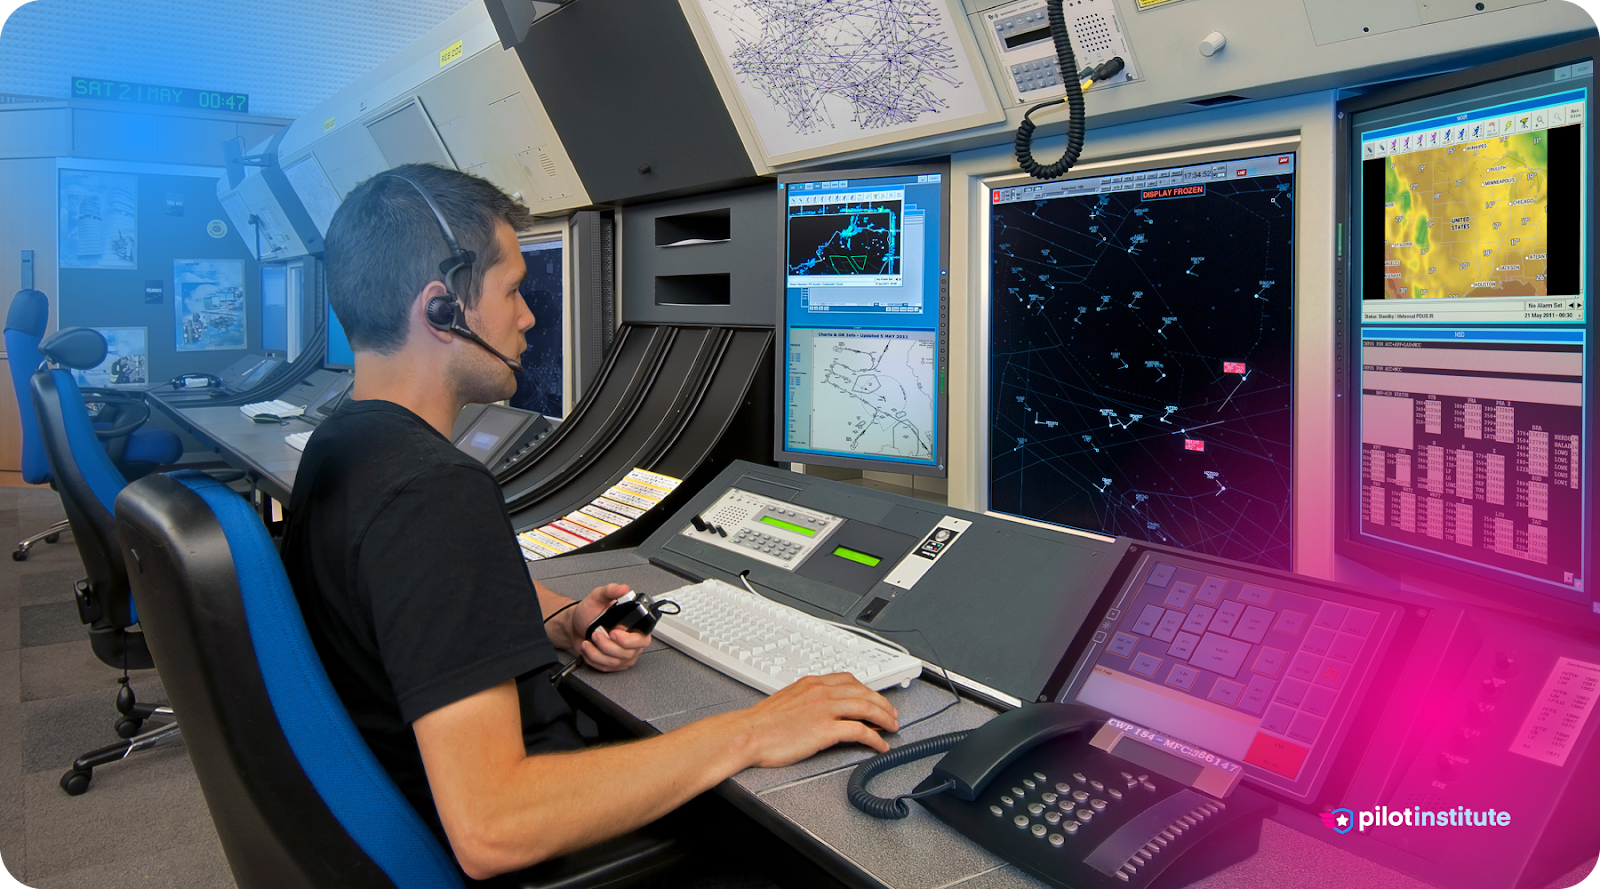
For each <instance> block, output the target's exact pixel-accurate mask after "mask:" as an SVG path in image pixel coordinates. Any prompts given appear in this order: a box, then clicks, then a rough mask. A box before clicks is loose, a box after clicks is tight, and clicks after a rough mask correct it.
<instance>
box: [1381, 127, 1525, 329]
mask: <svg viewBox="0 0 1600 889" xmlns="http://www.w3.org/2000/svg"><path fill="white" fill-rule="evenodd" d="M1526 116H1529V117H1531V114H1529V115H1526ZM1514 125H1515V124H1513V126H1514ZM1458 129H1459V134H1460V136H1461V137H1462V138H1465V139H1466V142H1465V143H1464V144H1457V145H1439V144H1438V138H1439V136H1438V134H1437V133H1431V134H1430V135H1431V136H1432V137H1433V138H1432V141H1431V142H1430V144H1429V145H1428V147H1427V148H1426V149H1425V150H1422V151H1413V152H1411V153H1409V154H1405V155H1400V156H1396V157H1392V158H1389V159H1388V161H1389V162H1388V165H1387V166H1388V170H1387V175H1386V181H1385V187H1384V202H1385V209H1386V210H1387V211H1388V214H1387V220H1386V225H1385V238H1384V243H1385V246H1386V247H1387V249H1386V250H1385V252H1384V290H1385V294H1384V295H1385V296H1387V297H1388V298H1390V299H1405V298H1417V299H1422V298H1434V297H1462V296H1546V295H1548V294H1549V287H1548V286H1547V282H1546V278H1547V274H1546V273H1547V270H1548V267H1549V262H1548V259H1547V256H1546V252H1547V250H1548V245H1547V239H1548V232H1547V226H1546V220H1547V216H1546V209H1547V208H1546V205H1547V202H1548V197H1549V195H1548V191H1549V178H1548V176H1547V173H1548V169H1549V163H1548V153H1547V146H1546V144H1545V134H1544V133H1543V132H1542V131H1541V132H1536V133H1534V132H1522V133H1514V134H1513V135H1511V136H1507V137H1501V138H1494V139H1478V138H1474V133H1475V132H1481V131H1482V130H1483V129H1484V125H1483V124H1473V125H1472V126H1470V127H1468V126H1462V127H1459V128H1458ZM1449 133H1450V136H1449V139H1448V141H1452V142H1453V141H1457V131H1456V130H1451V131H1449ZM1406 141H1408V142H1409V141H1410V137H1407V138H1406ZM1417 141H1418V142H1421V141H1422V137H1421V136H1418V137H1417Z"/></svg>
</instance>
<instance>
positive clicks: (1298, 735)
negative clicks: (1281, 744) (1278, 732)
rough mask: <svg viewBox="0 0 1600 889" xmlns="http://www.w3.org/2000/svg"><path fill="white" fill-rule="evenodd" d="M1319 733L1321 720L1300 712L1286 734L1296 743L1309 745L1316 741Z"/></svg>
mask: <svg viewBox="0 0 1600 889" xmlns="http://www.w3.org/2000/svg"><path fill="white" fill-rule="evenodd" d="M1321 731H1322V718H1321V717H1318V716H1312V715H1311V714H1310V713H1305V712H1302V713H1300V714H1299V715H1297V716H1295V718H1294V722H1293V723H1291V724H1290V726H1289V731H1288V732H1286V734H1287V735H1288V736H1289V737H1291V738H1293V739H1295V740H1296V741H1301V742H1304V743H1306V744H1310V743H1312V742H1314V741H1316V740H1317V734H1318V733H1319V732H1321Z"/></svg>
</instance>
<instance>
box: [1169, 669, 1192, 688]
mask: <svg viewBox="0 0 1600 889" xmlns="http://www.w3.org/2000/svg"><path fill="white" fill-rule="evenodd" d="M1199 675H1200V674H1199V673H1197V672H1195V671H1194V670H1192V669H1190V668H1189V667H1185V666H1184V665H1182V664H1174V665H1173V667H1172V670H1171V672H1169V673H1168V674H1167V684H1168V685H1172V686H1176V687H1178V688H1183V689H1188V688H1191V687H1192V686H1193V685H1194V680H1195V677H1197V676H1199Z"/></svg>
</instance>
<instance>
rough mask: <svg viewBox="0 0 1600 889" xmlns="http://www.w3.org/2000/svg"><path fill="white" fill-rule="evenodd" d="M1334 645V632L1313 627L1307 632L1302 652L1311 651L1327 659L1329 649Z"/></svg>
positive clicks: (1301, 646)
mask: <svg viewBox="0 0 1600 889" xmlns="http://www.w3.org/2000/svg"><path fill="white" fill-rule="evenodd" d="M1332 645H1333V631H1332V630H1330V629H1328V628H1327V627H1312V628H1311V629H1309V630H1307V631H1306V638H1305V641H1303V642H1301V643H1300V650H1301V651H1309V652H1311V653H1312V654H1314V655H1316V656H1318V657H1325V656H1327V654H1328V648H1329V647H1330V646H1332Z"/></svg>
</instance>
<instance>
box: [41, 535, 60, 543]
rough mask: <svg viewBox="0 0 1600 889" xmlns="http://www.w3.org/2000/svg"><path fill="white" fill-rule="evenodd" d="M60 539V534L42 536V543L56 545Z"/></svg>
mask: <svg viewBox="0 0 1600 889" xmlns="http://www.w3.org/2000/svg"><path fill="white" fill-rule="evenodd" d="M60 539H61V535H60V534H46V535H45V536H44V542H45V543H56V542H57V541H59V540H60Z"/></svg>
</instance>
